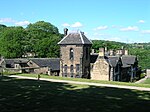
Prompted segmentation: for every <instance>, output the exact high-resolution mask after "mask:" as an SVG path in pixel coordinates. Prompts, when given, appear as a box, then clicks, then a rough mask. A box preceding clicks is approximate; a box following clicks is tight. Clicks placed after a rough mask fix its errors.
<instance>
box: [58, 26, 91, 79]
mask: <svg viewBox="0 0 150 112" xmlns="http://www.w3.org/2000/svg"><path fill="white" fill-rule="evenodd" d="M67 31H68V29H64V34H65V36H64V38H63V39H62V40H61V41H60V42H59V43H58V44H59V45H60V76H62V77H76V78H90V48H91V45H92V42H91V41H90V40H89V39H88V38H87V37H86V36H85V35H84V33H83V32H81V31H78V32H73V33H69V34H68V32H67Z"/></svg>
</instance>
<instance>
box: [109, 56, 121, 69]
mask: <svg viewBox="0 0 150 112" xmlns="http://www.w3.org/2000/svg"><path fill="white" fill-rule="evenodd" d="M119 58H120V57H119V56H108V57H107V58H106V60H107V62H108V63H109V64H110V65H111V66H112V67H116V65H117V63H118V61H119Z"/></svg>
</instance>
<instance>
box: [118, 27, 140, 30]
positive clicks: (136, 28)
mask: <svg viewBox="0 0 150 112" xmlns="http://www.w3.org/2000/svg"><path fill="white" fill-rule="evenodd" d="M120 31H139V28H138V27H137V26H128V27H127V28H121V29H120Z"/></svg>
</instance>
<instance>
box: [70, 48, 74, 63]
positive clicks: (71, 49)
mask: <svg viewBox="0 0 150 112" xmlns="http://www.w3.org/2000/svg"><path fill="white" fill-rule="evenodd" d="M73 55H74V54H73V48H70V60H73V58H74V57H73Z"/></svg>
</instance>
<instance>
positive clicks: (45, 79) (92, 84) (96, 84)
mask: <svg viewBox="0 0 150 112" xmlns="http://www.w3.org/2000/svg"><path fill="white" fill-rule="evenodd" d="M10 77H15V78H22V79H32V80H37V78H33V77H25V76H17V75H11V76H10ZM40 80H42V81H50V82H60V83H71V84H83V85H91V86H102V87H112V88H123V89H134V90H140V91H150V88H145V87H135V86H123V85H112V84H100V83H91V82H79V81H68V80H58V79H47V78H40Z"/></svg>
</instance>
